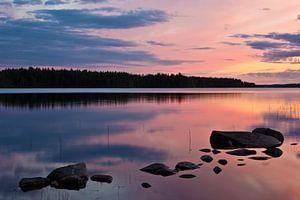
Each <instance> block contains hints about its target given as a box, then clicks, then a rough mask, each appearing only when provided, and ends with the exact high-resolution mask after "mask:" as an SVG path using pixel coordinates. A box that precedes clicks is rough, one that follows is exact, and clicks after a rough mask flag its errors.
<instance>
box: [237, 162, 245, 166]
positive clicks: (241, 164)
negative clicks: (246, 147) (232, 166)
mask: <svg viewBox="0 0 300 200" xmlns="http://www.w3.org/2000/svg"><path fill="white" fill-rule="evenodd" d="M245 165H246V163H238V164H237V166H239V167H242V166H245Z"/></svg>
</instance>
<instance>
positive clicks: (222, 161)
mask: <svg viewBox="0 0 300 200" xmlns="http://www.w3.org/2000/svg"><path fill="white" fill-rule="evenodd" d="M218 163H219V164H220V165H227V163H228V162H227V160H225V159H220V160H218Z"/></svg>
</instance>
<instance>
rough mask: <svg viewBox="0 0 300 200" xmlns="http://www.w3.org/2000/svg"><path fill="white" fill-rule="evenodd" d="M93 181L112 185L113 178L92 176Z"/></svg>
mask: <svg viewBox="0 0 300 200" xmlns="http://www.w3.org/2000/svg"><path fill="white" fill-rule="evenodd" d="M91 180H92V181H95V182H100V183H112V181H113V177H112V176H110V175H102V174H98V175H93V176H91Z"/></svg>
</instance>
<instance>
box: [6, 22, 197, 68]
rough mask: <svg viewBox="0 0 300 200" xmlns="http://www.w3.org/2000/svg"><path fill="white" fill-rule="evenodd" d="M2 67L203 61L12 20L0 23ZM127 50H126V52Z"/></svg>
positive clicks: (34, 23)
mask: <svg viewBox="0 0 300 200" xmlns="http://www.w3.org/2000/svg"><path fill="white" fill-rule="evenodd" d="M0 44H1V45H0V51H1V52H2V53H1V54H0V64H1V65H2V66H4V65H5V66H7V65H17V66H19V65H23V66H24V65H35V66H38V65H47V66H48V65H51V66H64V65H65V66H74V65H75V66H79V65H85V64H103V65H105V64H119V65H139V66H142V65H150V64H159V65H179V64H182V63H194V62H201V60H166V59H160V58H157V57H156V56H155V55H154V54H151V53H149V52H146V51H138V50H135V51H133V50H130V49H128V48H130V47H135V46H136V44H135V43H134V42H130V41H125V40H119V39H112V38H102V37H96V36H90V35H86V34H84V33H81V32H75V31H71V30H69V29H65V28H64V27H60V26H58V25H57V23H54V22H51V21H50V22H45V21H33V20H10V21H6V22H5V23H0ZM124 48H126V49H124Z"/></svg>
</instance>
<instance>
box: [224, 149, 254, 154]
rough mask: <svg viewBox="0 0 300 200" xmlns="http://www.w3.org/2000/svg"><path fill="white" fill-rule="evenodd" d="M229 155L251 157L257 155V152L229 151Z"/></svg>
mask: <svg viewBox="0 0 300 200" xmlns="http://www.w3.org/2000/svg"><path fill="white" fill-rule="evenodd" d="M226 153H227V154H230V155H233V156H249V155H255V154H256V151H255V150H249V149H236V150H233V151H227V152H226Z"/></svg>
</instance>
